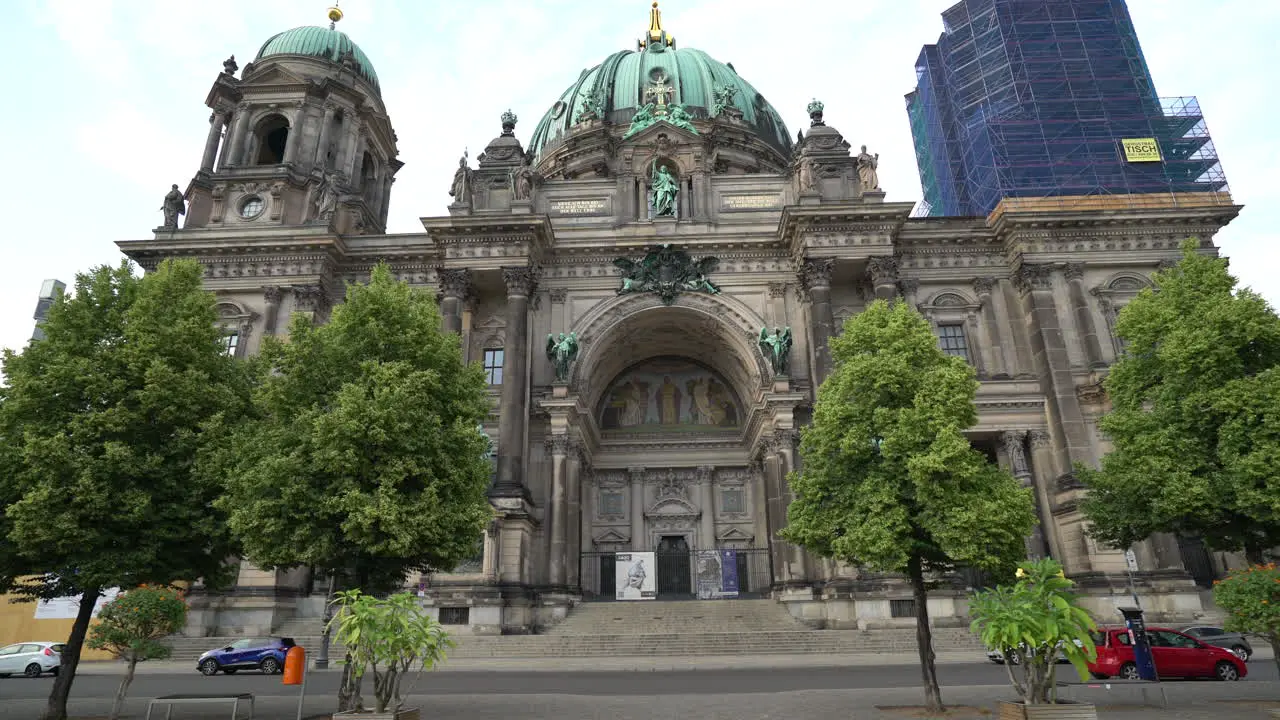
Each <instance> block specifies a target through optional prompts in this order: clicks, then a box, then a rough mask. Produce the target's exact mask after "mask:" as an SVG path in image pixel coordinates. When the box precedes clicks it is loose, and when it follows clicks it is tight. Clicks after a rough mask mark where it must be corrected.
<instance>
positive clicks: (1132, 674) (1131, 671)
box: [1119, 663, 1142, 680]
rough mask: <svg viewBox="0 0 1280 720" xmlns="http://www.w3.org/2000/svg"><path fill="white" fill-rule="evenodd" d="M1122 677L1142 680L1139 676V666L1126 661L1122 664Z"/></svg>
mask: <svg viewBox="0 0 1280 720" xmlns="http://www.w3.org/2000/svg"><path fill="white" fill-rule="evenodd" d="M1119 677H1120V678H1122V679H1124V680H1141V679H1142V678H1141V677H1139V676H1138V666H1137V664H1136V663H1125V664H1123V665H1121V666H1120V675H1119Z"/></svg>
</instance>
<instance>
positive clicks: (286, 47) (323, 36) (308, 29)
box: [255, 25, 382, 94]
mask: <svg viewBox="0 0 1280 720" xmlns="http://www.w3.org/2000/svg"><path fill="white" fill-rule="evenodd" d="M274 55H303V56H306V57H313V58H323V59H325V60H328V61H329V62H332V63H335V64H340V63H341V62H342V60H343V58H344V57H348V56H349V57H350V58H351V60H352V62H354V63H355V67H356V71H357V72H358V73H359V74H360V77H362V78H364V79H365V80H368V81H369V83H370V84H371V85H373V88H374V90H377V91H378V93H379V94H381V93H382V88H381V87H380V86H379V85H378V74H377V73H376V72H374V69H373V63H372V62H370V61H369V56H368V55H365V54H364V51H363V50H361V49H360V46H359V45H356V44H355V43H354V42H352V41H351V38H349V37H347V34H346V33H344V32H340V31H338V30H334V29H332V28H323V27H315V26H312V25H306V26H303V27H296V28H293V29H292V30H285V31H284V32H282V33H277V34H276V35H272V36H271V37H270V38H268V39H267V41H266V42H265V43H263V44H262V49H261V50H258V57H257V58H256V59H255V62H256V61H258V60H262V59H264V58H268V57H271V56H274Z"/></svg>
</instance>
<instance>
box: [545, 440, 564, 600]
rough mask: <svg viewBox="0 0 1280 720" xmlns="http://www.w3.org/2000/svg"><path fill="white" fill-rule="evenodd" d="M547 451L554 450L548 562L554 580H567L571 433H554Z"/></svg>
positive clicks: (552, 457)
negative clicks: (567, 484) (567, 462)
mask: <svg viewBox="0 0 1280 720" xmlns="http://www.w3.org/2000/svg"><path fill="white" fill-rule="evenodd" d="M547 451H548V452H550V453H551V503H550V505H549V507H548V508H547V530H548V534H549V535H550V536H551V560H550V563H548V567H549V575H550V579H551V584H552V585H553V586H556V587H559V586H562V585H564V584H565V562H566V560H567V558H566V554H567V553H566V552H565V548H566V545H567V543H568V532H567V531H568V524H567V522H568V516H569V512H568V511H569V504H568V502H567V498H566V492H565V459H566V458H567V456H568V454H569V437H568V436H567V435H552V436H551V437H549V438H547Z"/></svg>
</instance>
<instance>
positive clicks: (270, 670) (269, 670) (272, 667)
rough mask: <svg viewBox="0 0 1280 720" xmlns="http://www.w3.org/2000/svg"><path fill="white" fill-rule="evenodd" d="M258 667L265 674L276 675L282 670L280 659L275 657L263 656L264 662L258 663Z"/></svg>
mask: <svg viewBox="0 0 1280 720" xmlns="http://www.w3.org/2000/svg"><path fill="white" fill-rule="evenodd" d="M258 667H259V668H260V669H261V670H262V674H263V675H275V674H276V673H278V672H280V661H279V660H277V659H275V658H273V657H268V658H262V662H260V663H258Z"/></svg>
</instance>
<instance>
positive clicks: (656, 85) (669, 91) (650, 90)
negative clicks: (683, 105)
mask: <svg viewBox="0 0 1280 720" xmlns="http://www.w3.org/2000/svg"><path fill="white" fill-rule="evenodd" d="M675 92H676V89H675V86H673V85H668V84H667V76H666V74H665V73H661V74H659V75H658V77H656V78H654V79H653V82H652V83H651V84H650V85H649V87H647V88H645V91H644V96H645V98H646V99H648V98H656V101H655V103H654V104H655V105H656V107H655V109H654V113H653V114H654V115H666V114H667V101H668V96H669V95H670V96H674V95H675ZM671 99H673V100H674V99H675V98H674V97H672V98H671Z"/></svg>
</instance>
